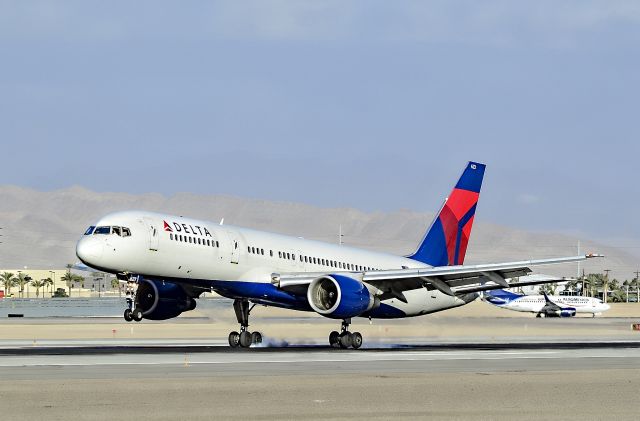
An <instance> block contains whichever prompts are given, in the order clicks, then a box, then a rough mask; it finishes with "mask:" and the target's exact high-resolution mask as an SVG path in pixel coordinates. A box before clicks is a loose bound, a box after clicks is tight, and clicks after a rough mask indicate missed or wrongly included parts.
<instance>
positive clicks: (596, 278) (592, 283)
mask: <svg viewBox="0 0 640 421" xmlns="http://www.w3.org/2000/svg"><path fill="white" fill-rule="evenodd" d="M584 282H585V287H586V288H587V291H588V292H589V295H588V296H589V297H595V296H596V295H597V293H598V288H600V287H601V286H603V285H604V282H605V281H604V275H603V274H601V273H590V274H588V275H587V277H586V278H585V280H584Z"/></svg>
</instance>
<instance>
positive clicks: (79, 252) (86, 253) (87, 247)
mask: <svg viewBox="0 0 640 421" xmlns="http://www.w3.org/2000/svg"><path fill="white" fill-rule="evenodd" d="M103 250H104V243H103V242H102V241H100V239H98V238H91V237H87V238H83V239H81V240H80V241H78V244H77V245H76V256H78V259H80V260H81V261H82V262H83V263H85V264H87V265H91V263H92V262H93V263H95V262H96V261H97V260H98V259H100V258H101V257H102V251H103Z"/></svg>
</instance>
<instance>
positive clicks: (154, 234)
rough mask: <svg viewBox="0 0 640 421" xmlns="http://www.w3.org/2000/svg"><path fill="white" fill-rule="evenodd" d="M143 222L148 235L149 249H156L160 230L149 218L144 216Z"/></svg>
mask: <svg viewBox="0 0 640 421" xmlns="http://www.w3.org/2000/svg"><path fill="white" fill-rule="evenodd" d="M144 223H145V225H146V226H147V231H148V233H149V234H148V235H149V250H153V251H158V246H159V244H160V232H159V231H158V226H157V224H156V223H155V222H154V220H153V219H151V218H144Z"/></svg>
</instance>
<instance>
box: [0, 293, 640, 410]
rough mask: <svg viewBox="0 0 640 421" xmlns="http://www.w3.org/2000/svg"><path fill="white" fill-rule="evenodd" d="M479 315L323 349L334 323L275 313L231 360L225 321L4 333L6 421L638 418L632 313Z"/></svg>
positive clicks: (86, 322) (381, 327)
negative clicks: (258, 339) (351, 346)
mask: <svg viewBox="0 0 640 421" xmlns="http://www.w3.org/2000/svg"><path fill="white" fill-rule="evenodd" d="M480 304H482V303H480ZM480 304H478V305H477V306H475V307H471V305H470V306H466V307H469V308H468V309H462V310H460V311H465V312H467V313H458V314H457V315H456V314H454V315H451V316H437V317H436V316H434V317H425V318H422V319H415V320H402V321H376V322H375V323H374V324H369V323H367V322H365V323H363V321H359V322H358V324H357V328H358V330H360V331H361V332H362V333H363V335H364V336H365V343H364V346H363V348H362V349H360V350H357V351H353V350H341V349H332V348H330V347H328V346H327V344H326V343H327V338H326V335H327V332H328V331H330V330H331V329H334V328H335V326H334V323H333V322H332V321H331V320H328V321H327V320H323V319H322V318H318V317H314V316H313V315H311V316H308V317H305V318H303V317H299V315H295V316H296V317H291V318H289V317H286V316H285V315H284V313H279V312H277V311H276V312H269V314H266V313H267V311H265V312H264V313H265V314H264V316H269V317H268V320H266V321H265V320H263V319H260V318H256V319H255V323H252V326H253V327H255V329H256V330H260V331H262V332H263V334H264V338H265V343H264V344H263V345H262V346H260V347H256V348H250V349H231V348H229V347H228V345H227V338H226V336H227V334H228V332H229V331H230V330H233V329H235V328H237V326H236V323H235V318H233V317H228V318H226V319H225V318H222V317H221V315H224V314H226V313H221V314H218V313H212V314H210V315H209V316H208V318H207V319H205V320H203V319H201V318H193V319H192V318H185V319H180V318H178V319H176V320H172V321H171V322H162V323H154V322H150V323H147V322H146V321H145V322H143V323H140V324H126V323H124V322H122V321H121V320H115V319H105V318H99V319H85V318H81V319H76V318H71V319H27V318H25V319H23V320H5V321H3V322H2V323H1V324H0V394H1V396H3V411H0V420H2V421H3V420H4V419H7V420H14V419H47V420H65V421H66V420H68V419H86V420H113V419H136V420H147V419H152V420H154V421H155V420H165V419H166V420H172V421H175V420H182V419H189V420H205V419H206V420H210V419H243V420H244V419H257V420H266V419H269V420H270V419H274V420H280V419H296V420H297V419H300V418H306V419H336V420H337V419H340V420H343V419H345V418H356V419H363V418H367V419H368V418H371V419H393V420H397V419H416V418H419V419H424V418H429V419H436V420H437V419H448V420H450V419H454V420H455V419H487V420H496V419H504V420H511V419H513V418H514V416H515V415H517V417H518V418H519V419H521V420H540V419H545V420H546V419H561V420H580V421H583V420H585V419H589V420H592V419H610V418H615V419H616V420H617V421H618V420H636V419H638V414H640V403H639V401H638V396H637V394H638V385H639V384H640V369H639V368H638V367H640V337H639V333H638V332H636V331H633V330H632V329H631V326H632V324H633V323H636V322H638V320H640V317H638V316H634V315H635V307H633V311H634V313H633V314H632V315H630V316H628V317H624V318H621V317H613V318H595V319H590V318H589V319H587V318H580V319H570V320H564V319H558V320H553V319H548V320H546V319H543V320H540V319H535V318H522V317H514V318H510V317H508V318H507V317H488V316H487V315H484V313H482V314H479V315H478V316H477V317H476V316H474V313H471V314H469V313H470V312H475V311H478V312H480V311H482V312H484V311H493V309H492V308H488V309H485V308H486V307H487V306H481V305H480ZM630 309H631V307H630ZM499 314H504V313H499ZM507 314H510V313H507ZM231 316H232V315H231ZM480 316H481V317H480ZM225 317H226V316H225Z"/></svg>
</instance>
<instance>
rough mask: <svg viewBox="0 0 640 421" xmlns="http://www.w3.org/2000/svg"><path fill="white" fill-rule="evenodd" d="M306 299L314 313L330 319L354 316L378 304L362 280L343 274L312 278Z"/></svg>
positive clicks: (378, 301) (377, 300)
mask: <svg viewBox="0 0 640 421" xmlns="http://www.w3.org/2000/svg"><path fill="white" fill-rule="evenodd" d="M307 300H308V301H309V305H310V306H311V308H312V309H313V310H314V311H315V312H316V313H318V314H321V315H323V316H325V317H329V318H332V319H348V318H350V317H356V316H359V315H361V314H362V313H364V312H366V311H369V310H372V309H374V308H376V307H378V306H379V305H380V300H379V299H378V298H377V297H375V296H374V294H372V293H371V292H370V291H369V290H368V289H367V287H366V286H365V285H364V284H363V283H362V282H360V281H358V280H357V279H353V278H350V277H348V276H344V275H331V276H323V277H320V278H317V279H314V280H313V281H312V282H311V284H309V289H308V290H307Z"/></svg>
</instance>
